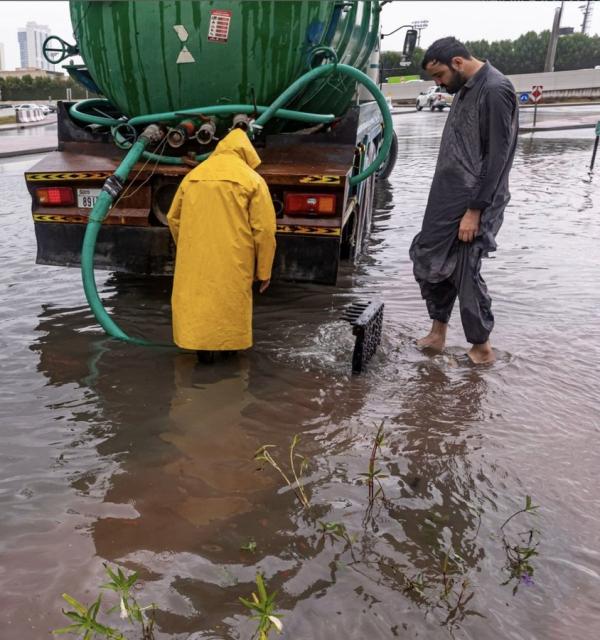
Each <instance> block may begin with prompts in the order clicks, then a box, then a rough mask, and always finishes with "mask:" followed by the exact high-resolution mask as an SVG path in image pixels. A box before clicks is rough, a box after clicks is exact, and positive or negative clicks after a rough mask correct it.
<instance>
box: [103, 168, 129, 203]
mask: <svg viewBox="0 0 600 640" xmlns="http://www.w3.org/2000/svg"><path fill="white" fill-rule="evenodd" d="M123 186H124V184H123V180H121V178H119V176H117V175H116V174H113V175H112V176H108V178H106V180H105V182H104V184H103V185H102V191H106V193H108V195H109V196H110V197H111V199H112V200H113V201H114V200H115V199H116V198H118V197H119V194H120V193H121V191H123Z"/></svg>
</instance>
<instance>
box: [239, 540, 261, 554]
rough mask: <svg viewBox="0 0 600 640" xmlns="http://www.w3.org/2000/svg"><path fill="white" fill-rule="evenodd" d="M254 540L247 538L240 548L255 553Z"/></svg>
mask: <svg viewBox="0 0 600 640" xmlns="http://www.w3.org/2000/svg"><path fill="white" fill-rule="evenodd" d="M256 547H257V545H256V542H255V541H254V540H249V541H248V542H246V544H243V545H242V546H241V547H240V549H241V550H242V551H247V552H248V553H256Z"/></svg>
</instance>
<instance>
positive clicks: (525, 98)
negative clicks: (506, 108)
mask: <svg viewBox="0 0 600 640" xmlns="http://www.w3.org/2000/svg"><path fill="white" fill-rule="evenodd" d="M519 102H523V103H525V102H529V93H528V92H527V91H524V92H523V93H520V94H519Z"/></svg>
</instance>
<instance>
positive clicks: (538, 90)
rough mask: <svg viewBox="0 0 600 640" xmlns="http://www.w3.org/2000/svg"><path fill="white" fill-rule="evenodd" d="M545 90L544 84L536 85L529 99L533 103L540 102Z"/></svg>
mask: <svg viewBox="0 0 600 640" xmlns="http://www.w3.org/2000/svg"><path fill="white" fill-rule="evenodd" d="M543 90H544V85H543V84H534V85H533V89H532V91H531V93H530V94H529V99H530V100H531V102H533V103H537V102H540V101H541V99H542V92H543Z"/></svg>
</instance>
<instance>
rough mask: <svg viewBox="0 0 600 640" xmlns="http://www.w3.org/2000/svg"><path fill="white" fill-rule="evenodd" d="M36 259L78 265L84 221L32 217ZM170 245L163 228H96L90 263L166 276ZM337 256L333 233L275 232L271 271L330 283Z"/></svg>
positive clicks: (333, 279)
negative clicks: (97, 229)
mask: <svg viewBox="0 0 600 640" xmlns="http://www.w3.org/2000/svg"><path fill="white" fill-rule="evenodd" d="M34 226H35V235H36V239H37V258H36V262H37V264H48V265H55V266H66V267H79V265H80V256H81V245H82V243H83V236H84V234H85V227H86V225H85V224H76V223H70V224H65V223H52V222H34ZM174 259H175V247H174V245H173V241H172V240H171V234H170V233H169V230H168V229H167V228H166V227H133V226H132V227H129V226H128V227H123V226H120V225H106V226H103V227H102V228H101V229H100V232H99V233H98V240H97V243H96V253H95V256H94V266H95V267H96V268H97V269H107V270H109V271H118V272H123V273H133V274H138V275H172V274H173V265H174ZM339 259H340V237H339V235H331V236H328V235H324V236H323V237H315V235H301V234H297V233H281V234H280V233H278V234H277V253H276V254H275V262H274V265H273V276H274V277H275V278H279V279H281V280H295V281H299V282H317V283H322V284H335V282H336V278H337V270H338V266H339Z"/></svg>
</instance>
